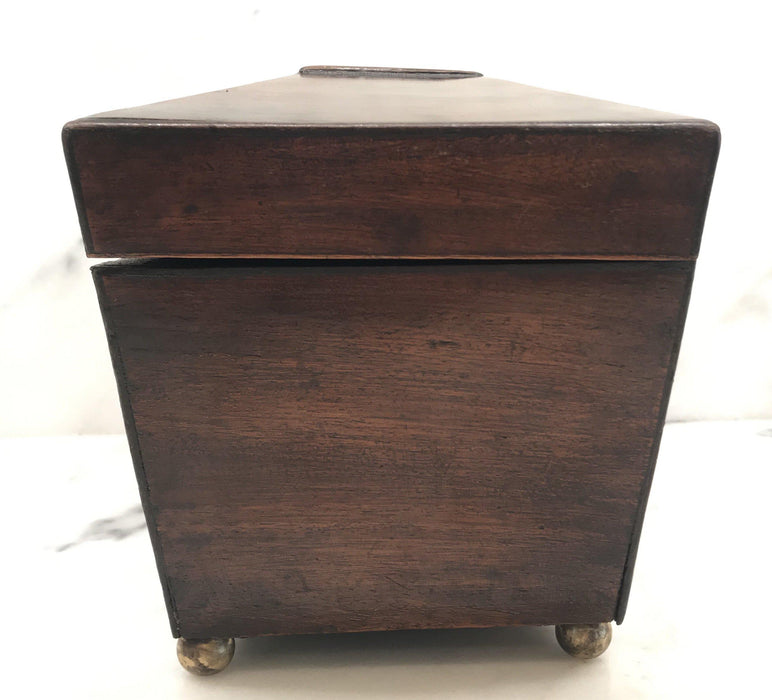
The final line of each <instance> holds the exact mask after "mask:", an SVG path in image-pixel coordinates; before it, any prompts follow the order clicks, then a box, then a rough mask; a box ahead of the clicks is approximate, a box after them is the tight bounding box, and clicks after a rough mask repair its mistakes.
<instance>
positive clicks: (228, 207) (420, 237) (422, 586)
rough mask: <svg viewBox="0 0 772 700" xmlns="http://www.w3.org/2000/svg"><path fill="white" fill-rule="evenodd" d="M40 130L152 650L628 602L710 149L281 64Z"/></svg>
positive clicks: (224, 646) (440, 79) (676, 126)
mask: <svg viewBox="0 0 772 700" xmlns="http://www.w3.org/2000/svg"><path fill="white" fill-rule="evenodd" d="M64 145H65V151H66V155H67V162H68V165H69V169H70V173H71V179H72V185H73V189H74V193H75V199H76V201H77V206H78V211H79V215H80V221H81V226H82V231H83V238H84V241H85V245H86V250H87V253H88V255H89V256H91V257H118V258H126V259H130V258H142V259H141V260H122V261H117V262H109V263H105V264H102V265H98V266H96V267H95V268H94V278H95V282H96V287H97V291H98V294H99V300H100V304H101V308H102V312H103V315H104V321H105V326H106V329H107V335H108V338H109V342H110V348H111V351H112V358H113V364H114V368H115V374H116V377H117V380H118V389H119V393H120V398H121V404H122V408H123V414H124V418H125V422H126V431H127V433H128V437H129V442H130V445H131V451H132V456H133V460H134V464H135V468H136V473H137V479H138V482H139V487H140V491H141V495H142V501H143V504H144V508H145V514H146V517H147V521H148V526H149V528H150V535H151V538H152V542H153V547H154V550H155V555H156V559H157V564H158V570H159V573H160V578H161V582H162V585H163V590H164V594H165V596H166V604H167V607H168V611H169V618H170V621H171V627H172V632H173V634H174V635H175V636H176V637H181V638H183V639H181V640H180V642H179V652H180V658H181V660H182V661H183V664H184V665H186V666H187V667H188V668H190V669H191V670H194V671H197V672H202V673H203V672H211V671H214V670H217V669H219V668H222V667H223V666H224V665H225V664H227V661H228V660H229V659H230V656H231V655H232V652H233V642H232V639H231V638H233V637H246V636H254V635H266V634H295V633H311V632H340V631H346V632H355V631H363V630H390V629H408V628H451V627H489V626H505V625H524V624H527V625H547V624H550V625H552V624H555V625H558V626H559V627H558V638H559V640H560V641H561V644H562V645H563V646H564V648H566V650H567V651H569V652H571V653H574V654H577V655H584V656H591V655H595V654H597V653H600V651H602V650H603V649H604V648H605V646H606V645H607V644H608V640H609V639H610V633H611V628H610V626H609V625H607V624H605V623H608V622H610V621H613V620H615V621H616V622H617V623H619V622H621V621H622V618H623V617H624V614H625V607H626V605H627V598H628V593H629V590H630V581H631V577H632V572H633V564H634V561H635V553H636V547H637V543H638V538H639V535H640V531H641V524H642V520H643V515H644V510H645V505H646V498H647V494H648V491H649V486H650V483H651V479H652V473H653V469H654V463H655V460H656V454H657V449H658V443H659V439H660V434H661V431H662V423H663V419H664V415H665V410H666V407H667V400H668V393H669V390H670V385H671V381H672V378H673V370H674V367H675V362H676V356H677V353H678V345H679V340H680V337H681V332H682V328H683V324H684V316H685V313H686V307H687V302H688V298H689V290H690V286H691V280H692V273H693V270H694V264H695V259H696V256H697V251H698V246H699V239H700V234H701V229H702V225H703V220H704V217H705V210H706V206H707V202H708V194H709V190H710V184H711V179H712V176H713V170H714V167H715V162H716V157H717V153H718V145H719V132H718V128H717V127H716V126H715V125H714V124H712V123H710V122H706V121H700V120H695V119H688V118H683V117H677V116H673V115H669V114H663V113H660V112H653V111H649V110H643V109H638V108H633V107H625V106H622V105H617V104H612V103H608V102H601V101H598V100H591V99H585V98H581V97H576V96H573V95H564V94H558V93H553V92H548V91H544V90H538V89H535V88H530V87H526V86H522V85H517V84H513V83H509V82H505V81H500V80H492V79H488V78H483V77H481V76H479V74H475V73H465V72H459V71H433V70H397V69H380V68H379V69H373V68H348V67H311V68H305V69H302V70H301V71H300V73H299V74H298V75H295V76H291V77H287V78H281V79H278V80H271V81H267V82H263V83H257V84H254V85H248V86H244V87H239V88H233V89H230V90H224V91H221V92H216V93H210V94H207V95H199V96H195V97H189V98H185V99H179V100H174V101H171V102H164V103H160V104H156V105H150V106H145V107H139V108H136V109H127V110H121V111H117V112H109V113H106V114H101V115H97V116H94V117H89V118H86V119H80V120H78V121H75V122H71V123H69V124H67V125H66V126H65V128H64Z"/></svg>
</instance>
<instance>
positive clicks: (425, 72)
mask: <svg viewBox="0 0 772 700" xmlns="http://www.w3.org/2000/svg"><path fill="white" fill-rule="evenodd" d="M298 73H299V74H300V75H302V76H305V77H320V78H386V79H397V80H458V79H460V78H482V77H483V75H482V73H477V72H475V71H470V70H442V69H440V68H383V67H380V66H377V67H376V66H303V67H302V68H301V69H300V70H299V71H298Z"/></svg>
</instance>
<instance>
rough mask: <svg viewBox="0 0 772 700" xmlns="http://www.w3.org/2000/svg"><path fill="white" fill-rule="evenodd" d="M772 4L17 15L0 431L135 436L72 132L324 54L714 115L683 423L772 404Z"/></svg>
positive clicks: (84, 6)
mask: <svg viewBox="0 0 772 700" xmlns="http://www.w3.org/2000/svg"><path fill="white" fill-rule="evenodd" d="M766 15H767V13H766V11H765V4H763V3H761V2H747V1H735V2H731V3H722V4H721V6H720V7H719V6H718V5H717V4H715V3H714V4H712V3H710V2H705V1H704V0H703V1H702V2H678V1H677V0H665V1H663V0H654V1H649V2H646V3H624V2H619V1H618V0H617V1H615V2H597V1H596V2H592V1H589V2H581V3H580V2H528V3H517V2H507V3H503V2H502V3H493V2H477V3H453V2H444V3H429V2H427V3H420V2H395V1H391V2H388V3H367V2H319V3H295V2H276V1H261V0H252V1H251V2H245V1H243V0H238V1H232V2H226V1H222V0H220V1H218V2H206V3H200V2H191V1H190V0H188V1H187V2H179V1H177V0H173V1H169V2H163V1H160V0H153V1H149V0H135V1H134V2H131V3H110V2H104V1H102V2H90V1H86V0H70V1H68V2H64V3H61V2H57V3H53V2H50V3H14V5H13V6H11V7H8V6H6V7H4V9H3V21H2V28H1V29H0V32H1V33H2V36H1V38H2V41H0V52H2V55H0V58H1V59H2V61H1V62H0V65H2V66H3V79H2V92H1V93H0V94H2V95H4V97H5V104H4V105H3V107H2V115H3V116H2V120H3V129H2V146H3V150H2V155H3V163H2V166H3V167H2V170H1V172H2V175H0V177H2V178H3V181H2V183H0V192H2V194H3V199H2V213H3V216H4V221H3V232H2V235H3V248H2V250H3V255H2V275H0V340H1V341H2V343H1V345H0V390H1V391H2V399H1V400H0V435H36V434H61V433H92V432H120V431H121V430H122V424H121V421H120V415H119V411H118V403H117V398H116V392H115V387H114V382H113V378H112V373H111V369H110V366H109V360H108V353H107V347H106V343H105V340H104V336H103V330H102V327H101V320H100V317H99V313H98V309H97V305H96V300H95V297H94V293H93V289H92V286H91V279H90V275H89V274H88V271H87V268H88V263H87V262H86V261H85V259H84V256H83V252H82V248H81V245H80V242H79V230H78V224H77V219H76V215H75V209H74V206H73V204H72V195H71V192H70V188H69V182H68V179H67V174H66V170H65V165H64V159H63V156H62V151H61V145H60V129H61V126H62V125H63V124H64V123H65V122H66V121H68V120H70V119H74V118H76V117H80V116H85V115H87V114H91V113H94V112H99V111H105V110H109V109H116V108H120V107H127V106H132V105H138V104H144V103H149V102H154V101H159V100H163V99H168V98H172V97H177V96H184V95H188V94H194V93H198V92H205V91H209V90H216V89H220V88H224V87H230V86H233V85H240V84H244V83H249V82H255V81H258V80H264V79H268V78H274V77H279V76H282V75H288V74H291V73H294V72H295V71H296V70H297V69H298V68H299V67H300V66H302V65H305V64H320V63H327V64H351V65H387V66H400V67H436V68H460V69H467V70H477V71H480V72H482V73H484V74H485V75H487V76H489V77H495V78H504V79H509V80H513V81H515V82H521V83H526V84H530V85H536V86H539V87H545V88H549V89H553V90H561V91H566V92H574V93H580V94H584V95H588V96H592V97H599V98H603V99H608V100H613V101H617V102H625V103H629V104H635V105H640V106H645V107H650V108H653V109H658V110H664V111H671V112H675V113H679V114H683V115H688V116H694V117H702V118H707V119H711V120H713V121H715V122H717V123H718V124H719V126H720V127H721V129H722V132H723V145H722V152H721V156H720V158H719V164H718V171H717V175H716V180H715V185H714V191H713V197H712V201H711V205H710V208H709V211H708V217H707V225H706V228H705V234H704V238H703V245H702V252H701V256H700V261H699V265H698V272H697V277H696V281H695V288H694V294H693V297H692V306H691V310H690V314H689V319H688V322H687V330H686V334H685V337H684V343H683V347H682V352H681V360H680V363H679V369H678V374H677V378H676V384H675V387H674V393H673V397H672V402H671V408H670V413H669V419H670V420H695V419H711V418H764V417H770V416H772V362H770V361H769V357H770V355H772V352H771V351H772V236H771V235H770V224H769V216H768V199H769V192H768V190H769V186H770V182H769V174H768V173H769V164H770V163H771V162H772V147H771V146H770V139H769V138H768V137H767V136H766V133H767V115H768V114H769V110H768V109H767V106H768V102H769V89H768V88H769V76H768V71H769V68H770V52H769V37H768V33H769V21H768V17H767V16H766Z"/></svg>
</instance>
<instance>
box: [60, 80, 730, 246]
mask: <svg viewBox="0 0 772 700" xmlns="http://www.w3.org/2000/svg"><path fill="white" fill-rule="evenodd" d="M474 75H475V74H470V76H469V77H464V74H463V73H460V72H458V71H445V72H443V71H439V72H438V71H420V70H412V71H404V70H402V71H400V70H399V69H373V68H365V69H361V68H346V67H327V68H324V67H321V68H319V67H309V68H307V69H304V73H303V74H301V75H296V76H290V77H287V78H281V79H278V80H272V81H266V82H262V83H256V84H254V85H247V86H242V87H238V88H232V89H229V90H223V91H219V92H214V93H208V94H205V95H198V96H193V97H188V98H182V99H179V100H173V101H170V102H164V103H160V104H157V105H148V106H145V107H137V108H132V109H127V110H119V111H116V112H108V113H105V114H100V115H95V116H94V117H88V118H85V119H81V120H77V121H74V122H71V123H69V124H67V125H66V126H65V127H64V132H63V138H64V145H65V152H66V154H67V161H68V165H69V168H70V174H71V178H72V182H73V187H74V191H75V194H76V202H77V205H78V211H79V214H80V220H81V227H82V230H83V236H84V241H85V242H86V249H87V252H88V254H89V255H90V256H92V257H138V256H139V257H141V256H150V257H206V258H214V257H238V258H247V257H262V258H265V257H278V258H284V257H292V258H315V257H316V258H321V257H327V258H371V257H378V258H402V259H410V258H425V259H438V258H464V259H471V258H483V259H485V258H501V259H528V258H530V259H545V258H561V259H567V258H578V259H607V260H623V259H642V260H645V259H650V260H655V259H694V258H695V256H696V255H697V251H698V245H699V237H700V232H701V229H702V223H703V219H704V215H705V207H706V204H707V196H708V191H709V188H710V183H711V178H712V173H713V167H714V164H715V159H716V155H717V151H718V140H719V134H718V128H717V127H716V126H715V124H712V123H710V122H707V121H703V120H697V119H690V118H687V117H679V116H677V115H670V114H665V113H662V112H655V111H651V110H645V109H640V108H637V107H626V106H624V105H618V104H614V103H609V102H603V101H601V100H592V99H588V98H583V97H578V96H576V95H566V94H561V93H556V92H551V91H548V90H539V89H537V88H532V87H528V86H524V85H518V84H515V83H509V82H507V81H503V80H493V79H489V78H483V77H474ZM352 76H353V77H352Z"/></svg>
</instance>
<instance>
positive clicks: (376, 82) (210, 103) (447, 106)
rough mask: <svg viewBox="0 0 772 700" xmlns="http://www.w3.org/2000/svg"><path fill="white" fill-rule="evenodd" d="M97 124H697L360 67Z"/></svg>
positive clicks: (444, 76)
mask: <svg viewBox="0 0 772 700" xmlns="http://www.w3.org/2000/svg"><path fill="white" fill-rule="evenodd" d="M92 119H94V120H100V121H101V120H104V119H110V120H120V121H134V120H153V121H176V122H195V123H202V122H203V123H210V124H245V125H246V124H248V125H254V126H261V125H265V126H403V125H422V126H432V125H437V126H448V125H474V126H479V125H486V124H491V125H493V124H496V125H503V124H527V123H539V124H544V123H556V124H561V123H571V124H581V123H616V122H628V123H662V122H674V121H678V122H682V121H693V120H690V119H688V118H686V117H679V116H677V115H673V114H668V113H665V112H657V111H654V110H650V109H642V108H640V107H629V106H627V105H622V104H617V103H614V102H605V101H603V100H596V99H592V98H588V97H580V96H578V95H570V94H565V93H560V92H553V91H551V90H542V89H539V88H534V87H529V86H527V85H519V84H517V83H512V82H509V81H506V80H495V79H492V78H484V77H482V75H481V74H480V73H474V72H470V71H458V70H436V69H420V68H371V67H353V66H306V67H304V68H301V69H300V71H299V72H298V73H297V74H296V75H292V76H288V77H285V78H277V79H275V80H267V81H264V82H260V83H253V84H251V85H242V86H240V87H233V88H228V89H226V90H218V91H216V92H208V93H204V94H201V95H194V96H191V97H183V98H179V99H175V100H169V101H165V102H157V103H155V104H150V105H145V106H142V107H131V108H129V109H119V110H115V111H112V112H104V113H102V114H96V115H94V116H93V117H92Z"/></svg>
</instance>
